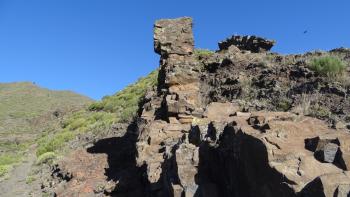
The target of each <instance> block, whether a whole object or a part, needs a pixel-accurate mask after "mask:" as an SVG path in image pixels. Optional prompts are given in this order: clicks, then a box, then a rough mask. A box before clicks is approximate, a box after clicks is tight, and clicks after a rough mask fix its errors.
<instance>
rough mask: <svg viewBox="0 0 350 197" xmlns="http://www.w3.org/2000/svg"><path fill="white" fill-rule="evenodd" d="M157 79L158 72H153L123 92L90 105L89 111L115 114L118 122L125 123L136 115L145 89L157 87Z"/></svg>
mask: <svg viewBox="0 0 350 197" xmlns="http://www.w3.org/2000/svg"><path fill="white" fill-rule="evenodd" d="M157 77H158V70H156V71H153V72H151V73H150V74H149V75H148V76H147V77H144V78H141V79H139V80H138V81H137V82H136V83H134V84H132V85H129V86H127V87H126V88H125V89H124V90H122V91H120V92H117V93H116V94H114V95H112V96H106V97H104V98H103V99H102V101H100V102H97V103H94V104H92V105H90V107H89V110H90V111H105V112H111V113H115V114H116V116H117V117H118V121H120V122H126V121H128V120H130V118H132V117H133V116H134V115H135V114H136V112H137V109H138V103H139V101H140V99H141V98H142V97H143V96H144V94H145V93H146V91H147V89H148V88H151V87H153V86H156V85H157Z"/></svg>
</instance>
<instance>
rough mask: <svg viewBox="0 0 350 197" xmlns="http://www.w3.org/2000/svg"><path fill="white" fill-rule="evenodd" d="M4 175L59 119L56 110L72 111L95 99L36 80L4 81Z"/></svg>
mask: <svg viewBox="0 0 350 197" xmlns="http://www.w3.org/2000/svg"><path fill="white" fill-rule="evenodd" d="M0 101H1V102H0V174H1V175H0V176H5V175H6V174H7V173H8V172H9V171H10V170H11V169H12V168H13V166H14V165H15V164H17V163H19V162H21V161H22V158H23V157H24V156H25V153H24V152H25V151H26V150H27V149H28V147H29V146H30V145H31V144H33V143H35V140H36V139H37V138H38V136H39V134H41V132H42V130H43V129H44V128H49V127H54V126H53V125H55V124H57V123H58V122H59V120H58V118H57V117H54V116H52V113H53V112H54V111H56V110H60V111H61V112H69V111H71V110H73V109H79V108H82V107H83V106H85V105H87V104H90V103H91V102H92V100H91V99H89V98H87V97H84V96H81V95H78V94H75V93H73V92H69V91H51V90H48V89H44V88H40V87H38V86H36V85H35V84H33V83H29V82H21V83H0Z"/></svg>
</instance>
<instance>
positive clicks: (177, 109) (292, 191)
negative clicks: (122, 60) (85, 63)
mask: <svg viewBox="0 0 350 197" xmlns="http://www.w3.org/2000/svg"><path fill="white" fill-rule="evenodd" d="M273 44H274V41H270V40H266V39H263V38H259V37H255V36H253V37H246V36H245V37H240V36H233V37H232V38H229V39H228V40H226V41H224V42H221V43H220V44H219V48H220V50H219V51H217V52H215V53H210V54H205V55H201V54H197V53H196V51H195V49H194V39H193V34H192V19H191V18H178V19H170V20H160V21H157V22H156V24H155V27H154V48H155V52H156V53H158V54H159V55H160V71H159V76H158V87H157V88H156V89H153V90H150V91H149V92H148V93H147V94H146V95H145V98H144V100H143V102H142V104H141V106H140V110H139V111H140V113H139V115H138V117H136V119H135V121H134V123H133V125H134V126H133V127H132V128H131V129H130V130H129V131H128V132H127V134H126V135H132V136H134V137H135V139H133V140H128V141H127V142H128V143H125V144H128V146H130V148H124V149H122V152H124V153H122V152H121V150H120V146H119V147H116V148H115V151H117V152H118V153H114V157H113V158H109V160H111V161H112V162H110V163H109V165H110V166H109V168H111V165H116V166H118V167H116V169H114V171H113V172H108V173H109V174H111V173H112V174H114V175H115V176H113V177H114V178H113V181H114V182H115V184H116V185H115V187H114V190H113V191H111V190H108V191H104V193H105V194H108V195H112V196H113V195H114V196H174V197H183V196H185V197H191V196H196V197H219V196H233V197H242V196H245V197H255V196H263V197H281V196H286V197H289V196H327V197H333V196H337V197H340V196H349V195H350V174H349V168H350V167H349V166H350V148H349V147H350V135H349V133H348V129H347V127H348V128H349V120H350V118H349V117H350V116H349V114H350V113H349V112H350V100H349V99H348V98H347V97H346V95H347V94H349V93H350V89H349V87H344V86H342V85H341V84H339V83H336V82H334V83H333V82H329V81H326V80H323V79H322V78H321V76H318V75H317V73H314V72H313V71H311V70H309V69H308V68H307V66H306V58H307V57H309V56H318V55H320V54H318V53H309V54H305V55H290V56H282V55H278V54H274V53H269V52H268V50H269V49H270V48H271V47H272V46H273ZM332 53H341V54H342V56H343V57H344V60H349V59H350V52H349V51H348V50H336V51H333V52H332ZM304 114H307V115H310V116H311V115H312V116H313V117H310V116H304ZM327 114H333V115H332V116H327ZM314 117H318V119H316V118H314ZM131 144H132V145H134V147H132V145H131ZM109 152H113V151H112V150H109ZM125 152H127V153H128V154H127V156H122V155H125V154H126V153H125ZM108 154H109V155H110V154H111V153H108ZM133 154H134V155H133ZM111 155H113V154H111ZM116 155H117V156H116ZM133 156H134V157H133ZM123 163H127V164H128V165H123ZM103 165H105V164H103ZM132 165H135V166H132ZM125 166H128V167H127V169H126V168H124V167H125ZM100 167H101V166H100ZM68 171H69V170H68ZM123 180H124V181H123ZM125 180H128V181H125ZM126 183H127V184H126Z"/></svg>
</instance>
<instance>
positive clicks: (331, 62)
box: [310, 56, 346, 78]
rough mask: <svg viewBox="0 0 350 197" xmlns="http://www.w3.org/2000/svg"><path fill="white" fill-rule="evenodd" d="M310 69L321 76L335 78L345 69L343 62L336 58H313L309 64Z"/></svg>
mask: <svg viewBox="0 0 350 197" xmlns="http://www.w3.org/2000/svg"><path fill="white" fill-rule="evenodd" d="M310 69H312V70H313V71H315V72H316V73H318V74H319V75H321V76H327V77H332V78H334V77H336V76H339V75H342V74H343V73H344V71H345V69H346V66H345V64H344V62H343V61H342V60H341V59H339V58H338V57H336V56H324V57H319V58H315V59H313V60H312V61H311V63H310Z"/></svg>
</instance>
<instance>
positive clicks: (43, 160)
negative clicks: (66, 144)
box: [36, 152, 56, 165]
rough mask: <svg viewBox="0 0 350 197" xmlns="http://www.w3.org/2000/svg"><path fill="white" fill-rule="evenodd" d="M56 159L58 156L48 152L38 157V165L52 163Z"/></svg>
mask: <svg viewBox="0 0 350 197" xmlns="http://www.w3.org/2000/svg"><path fill="white" fill-rule="evenodd" d="M55 158H56V154H55V153H54V152H46V153H44V154H42V155H40V156H39V157H38V159H37V161H36V164H37V165H41V164H44V163H50V162H52V160H53V159H55Z"/></svg>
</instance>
